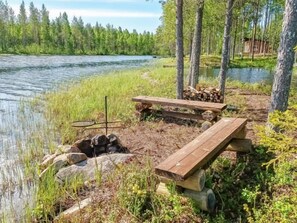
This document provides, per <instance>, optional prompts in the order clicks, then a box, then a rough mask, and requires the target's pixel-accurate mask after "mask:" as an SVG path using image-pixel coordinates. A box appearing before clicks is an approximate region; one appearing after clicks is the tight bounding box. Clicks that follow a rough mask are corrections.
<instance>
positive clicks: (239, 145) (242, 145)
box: [226, 139, 252, 153]
mask: <svg viewBox="0 0 297 223" xmlns="http://www.w3.org/2000/svg"><path fill="white" fill-rule="evenodd" d="M226 150H228V151H235V152H246V153H248V152H251V151H252V140H251V139H232V140H231V141H230V144H229V145H228V147H227V148H226Z"/></svg>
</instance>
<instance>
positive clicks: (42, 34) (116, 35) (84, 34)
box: [0, 0, 155, 55]
mask: <svg viewBox="0 0 297 223" xmlns="http://www.w3.org/2000/svg"><path fill="white" fill-rule="evenodd" d="M154 45H155V36H154V34H153V33H150V32H146V31H144V32H143V33H138V32H137V31H136V30H133V32H129V31H128V30H127V29H122V28H121V27H119V28H115V27H113V26H112V25H107V26H106V27H103V26H102V25H100V24H99V23H96V24H95V26H92V25H91V24H89V23H87V24H84V22H83V20H82V18H81V17H79V18H77V17H74V18H73V19H72V20H71V21H70V19H69V18H68V15H67V13H66V12H63V13H60V15H59V17H57V18H56V19H54V20H52V21H50V18H49V11H48V10H47V9H46V7H45V5H42V8H41V10H39V9H37V8H36V7H35V6H34V4H33V2H31V3H30V5H29V13H28V12H27V11H26V6H25V3H24V1H23V2H22V3H21V5H20V10H19V13H18V15H15V12H14V11H13V9H12V8H11V7H10V6H9V5H8V3H7V2H3V1H1V0H0V53H16V54H18V53H22V54H98V55H107V54H108V55H112V54H125V55H151V54H154V53H155V47H154Z"/></svg>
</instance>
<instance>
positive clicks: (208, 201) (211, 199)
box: [184, 188, 216, 212]
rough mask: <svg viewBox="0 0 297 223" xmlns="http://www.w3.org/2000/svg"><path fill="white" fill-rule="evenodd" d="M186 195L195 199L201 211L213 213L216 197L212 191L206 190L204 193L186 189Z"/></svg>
mask: <svg viewBox="0 0 297 223" xmlns="http://www.w3.org/2000/svg"><path fill="white" fill-rule="evenodd" d="M184 195H185V196H187V197H189V198H191V199H193V200H194V201H195V202H196V203H197V205H198V207H199V208H200V209H201V210H204V211H208V212H213V211H214V208H215V205H216V197H215V194H214V193H213V191H212V189H208V188H204V189H203V190H202V191H200V192H197V191H192V190H188V189H186V190H185V191H184Z"/></svg>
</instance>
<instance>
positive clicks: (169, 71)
mask: <svg viewBox="0 0 297 223" xmlns="http://www.w3.org/2000/svg"><path fill="white" fill-rule="evenodd" d="M215 60H216V61H218V60H219V57H218V58H215ZM170 63H174V59H162V60H160V61H159V62H158V63H156V64H155V65H154V66H153V67H144V68H141V69H135V70H130V71H118V72H114V73H110V74H107V75H104V76H100V77H92V78H88V79H86V80H83V81H81V82H80V83H76V84H75V85H71V86H69V85H68V86H64V88H63V89H62V90H59V91H57V92H53V93H49V94H47V95H46V96H45V99H46V102H47V104H46V116H47V118H48V119H49V120H50V121H51V122H53V124H54V125H55V127H56V129H57V130H58V131H59V132H60V134H61V136H62V138H63V141H64V142H73V141H74V140H75V139H76V137H77V135H76V134H77V132H76V130H75V129H73V128H72V127H71V122H72V121H76V120H90V119H94V120H96V121H99V120H100V119H102V118H103V117H104V96H105V95H106V96H108V102H109V103H108V105H109V114H108V116H109V117H110V119H114V120H115V119H121V120H122V121H123V122H125V123H133V122H136V119H135V116H134V111H135V108H134V103H133V102H132V101H131V98H132V97H134V96H137V95H151V96H162V97H169V98H170V97H171V98H174V97H175V68H163V64H170ZM260 63H263V64H265V62H263V61H262V62H260V61H259V64H260ZM247 64H248V62H247ZM200 84H201V85H205V86H217V85H218V81H217V80H207V81H202V82H201V83H200ZM227 87H234V88H240V89H242V90H247V91H252V92H254V93H259V94H260V93H261V94H262V93H265V94H269V92H270V91H271V86H268V85H263V84H254V85H250V84H242V83H240V82H234V81H232V82H227ZM293 91H295V90H293ZM229 97H232V95H230V96H229ZM290 100H291V101H292V97H291V99H290ZM291 103H294V101H293V102H291ZM32 105H33V107H38V106H39V105H40V104H39V102H38V100H36V101H34V102H32ZM285 115H286V114H285ZM288 117H290V118H291V115H290V116H288ZM284 120H286V119H284ZM290 120H291V119H290ZM292 123H294V122H292ZM294 128H295V130H294V129H293V130H294V131H296V130H297V129H296V126H295V125H294ZM291 129H292V128H291ZM42 131H45V130H42ZM264 132H265V131H264ZM271 137H273V139H275V141H273V142H278V139H279V135H273V136H271ZM261 138H265V136H261ZM38 140H40V138H38ZM262 144H263V145H259V146H258V147H257V148H256V151H255V152H254V153H252V154H249V155H245V156H242V157H241V158H239V160H238V161H237V163H235V164H234V163H232V162H231V161H230V160H229V159H226V158H219V159H217V161H216V162H214V163H213V164H212V165H211V167H210V168H209V170H208V172H207V174H208V177H207V186H208V187H211V188H213V189H214V191H215V193H216V197H217V199H218V208H217V212H216V215H211V214H208V213H203V212H201V211H199V210H198V209H196V208H195V205H192V203H191V202H190V201H188V200H187V201H184V200H183V199H181V198H180V197H179V196H178V195H177V194H175V193H174V194H173V195H172V196H170V197H169V198H166V197H163V196H159V195H156V194H155V192H154V188H155V186H156V184H157V179H156V176H155V175H154V173H153V167H152V166H151V165H150V164H149V163H148V164H147V166H145V167H143V166H139V165H137V164H132V165H129V166H128V167H125V168H123V169H122V168H119V170H118V171H119V172H117V173H115V174H114V175H113V176H112V177H111V178H110V179H109V180H108V182H106V183H102V184H101V183H98V184H97V187H98V188H99V190H100V188H101V189H102V190H104V187H106V186H107V187H108V186H109V187H108V189H109V190H113V192H114V194H116V196H115V197H113V199H112V200H111V201H110V202H109V203H108V204H106V203H102V201H101V203H100V202H99V203H98V204H96V205H97V207H98V208H97V209H95V210H89V212H88V215H89V217H90V218H93V219H101V220H102V221H105V222H117V219H119V218H120V217H121V216H125V217H126V218H127V219H129V220H130V222H145V221H146V222H168V221H169V222H174V221H175V222H179V220H184V219H187V220H189V221H191V220H192V221H194V220H193V219H195V220H197V219H198V220H199V219H203V221H204V222H234V221H238V220H241V221H242V222H268V221H270V220H271V219H273V214H274V213H275V214H276V216H277V219H278V220H280V221H283V222H290V220H292V219H293V218H294V217H296V212H294V210H295V209H294V210H293V212H292V207H293V206H294V205H295V204H296V193H297V189H296V180H295V181H293V182H292V180H291V179H290V178H288V177H286V176H292V173H293V171H294V169H296V165H295V164H296V162H295V163H292V164H290V163H289V162H288V161H287V157H288V156H287V155H286V159H285V160H284V162H283V163H282V164H279V163H276V165H274V166H270V167H269V168H266V166H263V164H265V163H268V162H270V161H271V160H273V159H272V158H273V156H276V155H278V154H279V153H278V151H273V150H272V149H271V148H269V146H267V145H266V144H265V143H262ZM290 145H291V144H290ZM292 145H293V144H292ZM270 146H271V145H270ZM293 146H294V145H293ZM272 147H273V148H277V147H276V146H273V145H272ZM293 148H295V147H293ZM295 149H296V148H295ZM292 151H293V152H292ZM292 151H291V150H290V152H291V153H292V155H293V156H294V155H295V154H296V151H295V150H292ZM33 154H35V152H34V150H33ZM286 154H287V153H286ZM26 160H28V158H26ZM27 162H28V161H27ZM292 165H293V166H292ZM99 178H100V177H99ZM77 182H78V183H73V184H70V186H69V187H70V188H72V189H71V190H70V191H72V192H71V193H70V194H71V196H72V197H76V196H77V191H78V188H79V187H80V186H82V185H81V184H80V183H79V182H80V181H79V180H78V181H77ZM115 182H117V183H115ZM277 185H280V187H281V188H286V187H287V186H288V185H289V186H290V189H289V190H286V191H288V192H289V194H290V197H288V196H287V194H286V193H284V192H282V191H281V190H277V188H278V187H277ZM292 188H293V189H292ZM54 191H59V193H56V194H55V193H54ZM67 194H68V195H69V192H68V191H67V192H66V188H64V187H62V189H61V187H59V186H57V185H56V183H55V182H54V180H53V177H49V178H48V180H46V181H44V182H41V183H40V184H39V186H38V193H37V201H38V202H37V205H36V207H35V209H34V217H35V219H39V220H40V219H42V220H45V219H46V218H47V219H48V220H50V219H52V218H53V217H54V215H55V214H56V213H58V210H57V209H56V208H57V207H59V206H60V205H61V204H62V203H63V202H64V201H65V199H67V198H69V196H66V195H67ZM61 198H62V199H61ZM45 208H46V209H45ZM46 210H47V211H46ZM106 212H107V213H108V215H107V216H106ZM186 215H187V216H188V217H189V218H187V216H186ZM180 216H181V217H180ZM183 217H184V218H183Z"/></svg>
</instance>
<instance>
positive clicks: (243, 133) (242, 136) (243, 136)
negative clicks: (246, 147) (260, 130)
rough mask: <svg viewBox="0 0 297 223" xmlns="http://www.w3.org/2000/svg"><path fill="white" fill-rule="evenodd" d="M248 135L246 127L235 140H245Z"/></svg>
mask: <svg viewBox="0 0 297 223" xmlns="http://www.w3.org/2000/svg"><path fill="white" fill-rule="evenodd" d="M246 134H247V128H246V126H244V128H242V129H241V130H240V131H239V132H238V133H237V134H236V135H235V136H234V138H235V139H245V137H246Z"/></svg>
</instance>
